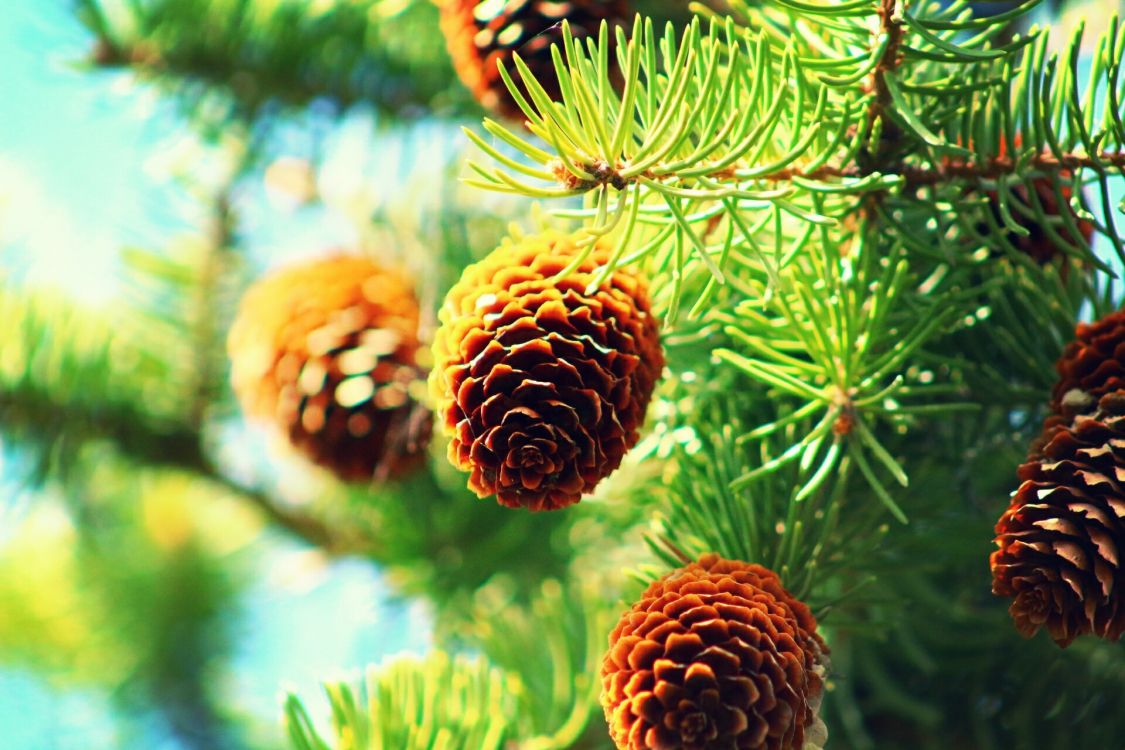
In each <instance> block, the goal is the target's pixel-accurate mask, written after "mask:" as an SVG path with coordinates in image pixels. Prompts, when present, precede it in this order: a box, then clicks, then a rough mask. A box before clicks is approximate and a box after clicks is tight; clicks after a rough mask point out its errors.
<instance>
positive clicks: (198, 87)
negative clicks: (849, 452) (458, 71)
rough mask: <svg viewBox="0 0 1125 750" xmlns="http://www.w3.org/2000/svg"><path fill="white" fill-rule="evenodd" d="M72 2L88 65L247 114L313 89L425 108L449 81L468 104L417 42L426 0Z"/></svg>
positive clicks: (386, 105) (448, 73)
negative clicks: (220, 100) (382, 3)
mask: <svg viewBox="0 0 1125 750" xmlns="http://www.w3.org/2000/svg"><path fill="white" fill-rule="evenodd" d="M77 4H78V6H79V17H80V18H81V19H82V21H83V22H84V23H85V24H86V26H87V27H88V28H89V29H90V30H91V32H93V34H94V35H95V44H94V49H93V51H92V53H91V62H92V63H93V64H94V65H97V66H99V67H101V68H106V69H129V70H131V71H133V72H134V73H136V74H137V75H138V76H139V77H142V78H146V79H152V80H156V81H158V82H160V83H162V84H164V85H166V86H167V87H169V88H170V89H171V90H173V91H174V92H176V93H177V94H178V95H180V96H181V97H182V99H183V100H184V102H185V103H186V104H187V105H188V108H189V109H191V110H193V111H196V112H198V113H203V110H202V108H201V107H199V106H198V105H200V104H201V103H202V102H204V101H208V100H209V101H211V102H212V103H214V101H215V100H214V98H213V95H214V94H216V93H221V94H223V95H224V96H226V97H227V98H228V99H229V103H230V104H231V105H232V106H233V108H234V110H235V114H236V115H237V116H239V117H241V118H245V119H250V120H253V119H257V118H259V117H260V116H261V115H264V114H268V113H269V112H271V111H276V110H277V109H278V108H300V107H304V106H306V105H308V104H309V103H310V102H312V101H314V100H317V99H324V100H329V101H331V102H333V103H334V104H336V105H337V106H338V107H339V108H340V109H346V108H349V107H351V106H353V105H356V104H360V103H367V104H373V105H375V106H377V107H379V108H380V110H381V111H382V112H384V113H385V114H388V115H394V114H398V113H402V112H403V111H407V110H410V109H411V108H414V109H417V110H418V111H421V110H422V109H423V108H424V107H427V106H428V105H429V104H430V103H431V102H432V101H433V100H434V98H435V97H438V96H439V95H442V94H445V93H446V92H450V93H452V94H453V96H452V97H451V99H450V102H451V103H453V104H455V105H458V106H470V107H471V105H470V104H469V100H468V98H467V97H466V96H464V95H460V96H458V92H459V91H460V89H459V88H458V87H456V86H454V85H453V80H454V79H453V74H452V70H451V68H450V66H449V64H448V62H447V61H446V60H445V59H444V58H443V57H442V56H440V55H439V56H437V57H435V56H434V55H433V49H432V47H431V46H430V45H429V44H428V43H427V44H425V45H420V44H418V42H419V40H421V39H423V38H427V35H425V34H420V33H419V31H421V30H422V29H428V28H430V27H431V26H433V25H436V9H435V8H433V7H432V5H431V4H430V3H428V2H420V1H419V2H410V3H408V4H407V5H405V6H403V5H402V4H394V5H395V7H390V6H391V4H387V6H388V7H387V8H386V9H384V8H381V7H379V4H378V3H376V4H374V5H371V4H356V3H351V2H330V3H319V4H317V6H316V7H315V8H314V7H311V6H309V5H308V4H305V3H292V2H284V3H271V4H269V6H268V7H267V6H265V5H263V4H261V3H243V2H222V1H221V0H141V1H139V2H134V3H129V4H127V6H126V7H121V6H120V5H119V4H115V3H110V2H107V1H106V0H78V3H77ZM325 6H328V7H325ZM201 28H205V29H206V30H207V32H206V33H202V34H201V33H199V30H200V29H201ZM204 114H205V113H204Z"/></svg>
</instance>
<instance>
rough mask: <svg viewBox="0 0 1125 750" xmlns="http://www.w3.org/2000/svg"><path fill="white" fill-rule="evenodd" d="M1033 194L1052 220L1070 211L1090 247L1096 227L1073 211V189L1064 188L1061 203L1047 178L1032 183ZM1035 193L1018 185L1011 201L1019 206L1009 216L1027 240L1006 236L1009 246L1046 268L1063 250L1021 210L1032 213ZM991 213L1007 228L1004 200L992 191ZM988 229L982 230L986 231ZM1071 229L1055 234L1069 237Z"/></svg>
mask: <svg viewBox="0 0 1125 750" xmlns="http://www.w3.org/2000/svg"><path fill="white" fill-rule="evenodd" d="M1062 174H1063V176H1064V177H1069V176H1070V173H1069V172H1065V171H1064V172H1063V173H1062ZM1030 188H1031V190H1034V191H1035V197H1036V199H1038V202H1039V206H1040V207H1041V208H1042V209H1043V213H1044V214H1045V215H1046V216H1047V217H1048V218H1050V217H1053V216H1062V212H1063V211H1066V212H1068V213H1069V214H1070V215H1071V218H1073V220H1074V222H1075V224H1076V225H1077V226H1078V231H1079V232H1081V234H1082V238H1083V239H1084V240H1085V241H1086V244H1087V245H1088V244H1089V243H1090V241H1091V240H1093V238H1094V225H1093V224H1091V223H1090V222H1088V221H1085V220H1084V219H1079V218H1078V217H1077V216H1076V215H1075V214H1074V209H1072V208H1071V207H1070V203H1069V202H1067V201H1069V200H1070V196H1071V189H1070V187H1066V186H1064V187H1063V188H1062V189H1061V190H1060V192H1061V193H1062V197H1063V200H1064V202H1061V203H1060V201H1059V199H1058V196H1056V195H1055V189H1054V187H1053V186H1052V185H1051V180H1049V179H1047V178H1046V177H1040V178H1037V179H1034V180H1032V181H1031V186H1030ZM1031 190H1029V189H1028V185H1026V184H1024V185H1017V186H1016V187H1014V188H1012V190H1011V193H1010V200H1011V201H1012V202H1013V203H1015V204H1017V205H1011V206H1009V211H1008V212H1009V213H1010V214H1011V216H1012V218H1013V219H1015V220H1016V221H1017V222H1018V223H1019V224H1020V225H1021V226H1022V227H1023V228H1024V229H1026V230H1027V231H1028V234H1027V236H1026V237H1024V236H1022V235H1019V234H1016V233H1015V232H1007V233H1006V234H1005V237H1006V239H1007V240H1008V243H1009V244H1010V245H1011V246H1012V247H1014V248H1016V249H1017V250H1019V251H1020V252H1022V253H1025V254H1026V255H1028V256H1029V257H1031V258H1032V259H1033V260H1034V261H1036V262H1037V263H1040V264H1045V263H1048V262H1050V261H1051V260H1054V259H1055V258H1056V257H1058V255H1059V249H1058V247H1057V245H1056V244H1055V241H1054V240H1053V239H1052V238H1051V236H1050V235H1049V234H1047V230H1046V229H1045V228H1044V227H1043V226H1042V225H1041V224H1040V223H1039V222H1037V221H1035V220H1034V218H1033V217H1032V216H1027V215H1025V212H1024V211H1023V210H1021V209H1025V210H1026V212H1028V213H1031V212H1032V211H1033V209H1032V205H1033V204H1032V199H1031V197H1030V196H1031ZM988 199H989V210H990V211H991V212H992V216H993V219H994V220H995V221H996V224H997V225H998V226H1001V227H1003V226H1004V220H1003V218H1002V216H1001V213H1000V196H999V195H998V194H997V193H996V192H995V191H989V193H988ZM983 230H984V228H983V227H982V231H983ZM1067 231H1068V230H1067V229H1066V228H1065V227H1064V226H1063V225H1062V224H1060V225H1058V226H1056V227H1055V233H1056V234H1058V235H1060V236H1063V237H1066V236H1067Z"/></svg>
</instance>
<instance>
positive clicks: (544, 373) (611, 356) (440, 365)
mask: <svg viewBox="0 0 1125 750" xmlns="http://www.w3.org/2000/svg"><path fill="white" fill-rule="evenodd" d="M609 250H610V248H609V247H608V246H607V244H606V243H605V242H604V241H603V242H601V243H599V244H598V246H597V247H596V248H595V249H594V251H593V252H592V253H591V254H590V255H589V257H587V258H586V260H584V261H583V262H582V263H581V264H580V265H579V267H578V269H577V270H576V271H575V272H574V273H571V274H569V275H568V276H566V277H565V278H556V276H557V274H558V273H559V272H561V271H562V270H563V269H564V268H565V267H566V265H567V264H568V263H569V262H570V261H571V260H572V259H573V258H574V257H575V254H576V253H577V252H578V248H577V247H576V245H575V241H574V238H572V237H570V236H568V235H564V234H561V233H558V232H547V233H544V234H541V235H538V236H534V237H528V238H525V239H520V240H512V239H508V240H505V241H504V242H503V244H501V245H500V247H499V248H497V249H496V250H495V251H493V252H492V253H491V254H490V255H489V256H488V257H487V258H485V259H484V260H482V261H481V262H479V263H476V264H474V265H471V266H469V267H468V268H466V269H465V272H464V274H463V275H462V276H461V280H460V281H459V282H458V283H457V284H456V285H454V287H453V288H452V289H451V290H450V292H449V295H448V296H447V297H446V301H445V305H444V306H443V307H442V310H441V313H440V318H441V328H440V329H439V330H438V332H437V336H436V338H435V340H434V370H433V372H432V374H431V376H430V386H431V391H432V393H433V395H434V399H435V401H436V403H437V411H438V414H440V416H441V420H442V423H443V424H444V425H445V430H446V432H447V433H448V434H449V435H450V436H451V438H452V440H451V442H450V445H449V459H450V461H451V462H452V463H453V464H454V465H455V466H457V467H458V468H461V469H465V470H468V471H470V472H471V474H470V476H469V487H470V488H471V489H472V490H473V491H475V492H476V493H477V494H478V495H479V496H481V497H485V496H488V495H496V498H497V500H498V501H499V502H500V503H501V504H502V505H506V506H509V507H513V508H514V507H524V508H529V509H531V510H555V509H557V508H562V507H565V506H567V505H570V504H572V503H576V502H578V501H579V499H581V496H582V495H583V494H585V493H588V492H591V491H593V489H594V487H595V486H596V485H597V484H598V482H599V481H601V480H602V479H603V478H604V477H606V476H608V475H609V474H610V473H611V472H613V470H614V469H616V468H617V467H618V466H619V465H620V463H621V458H622V456H624V455H625V452H626V451H628V450H629V449H630V448H631V447H633V445H635V444H636V442H637V438H638V429H639V428H640V426H641V424H642V422H643V421H644V415H645V409H646V408H647V406H648V402H649V400H650V398H651V397H652V391H653V387H654V385H655V383H656V380H657V378H658V377H659V375H660V371H661V369H662V368H663V366H664V356H663V353H662V351H661V348H660V339H659V336H658V333H657V321H656V318H655V317H654V316H653V315H652V313H651V312H650V310H649V299H648V291H647V287H646V284H645V282H644V281H643V280H642V279H641V278H640V277H639V276H638V275H637V274H636V273H634V272H632V271H630V270H626V269H618V270H616V271H614V272H613V273H612V274H610V276H609V277H608V278H607V279H606V281H605V282H604V283H602V284H601V286H599V287H598V288H597V289H595V290H594V291H593V292H591V293H587V292H586V287H587V286H588V285H589V284H590V283H591V282H592V280H593V278H594V276H593V273H594V271H595V270H596V269H597V268H598V267H599V266H600V265H603V264H605V263H606V262H607V261H608V260H609Z"/></svg>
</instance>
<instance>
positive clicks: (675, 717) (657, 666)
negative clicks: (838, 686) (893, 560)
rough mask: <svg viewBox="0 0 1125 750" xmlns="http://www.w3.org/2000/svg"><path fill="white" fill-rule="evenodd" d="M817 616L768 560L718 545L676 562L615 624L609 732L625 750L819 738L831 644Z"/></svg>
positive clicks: (753, 746) (607, 677)
mask: <svg viewBox="0 0 1125 750" xmlns="http://www.w3.org/2000/svg"><path fill="white" fill-rule="evenodd" d="M816 627H817V625H816V620H815V619H814V618H813V616H812V613H811V612H810V611H809V608H808V607H806V606H805V605H804V604H803V603H801V602H800V601H798V600H797V599H795V598H794V597H793V596H792V595H791V594H790V593H789V592H788V591H786V590H785V589H784V588H782V586H781V582H780V581H779V580H778V577H777V575H776V574H775V573H773V572H772V571H770V570H767V569H766V568H763V567H762V566H760V565H751V564H747V563H744V562H739V561H737V560H724V559H722V558H720V557H719V556H717V555H713V554H711V555H704V556H703V557H702V558H700V560H699V562H696V563H691V564H689V565H687V566H685V567H683V568H680V569H678V570H675V571H673V572H671V573H669V574H668V575H666V576H665V577H664V578H662V579H660V580H659V581H656V582H655V583H653V584H652V585H651V586H649V587H648V589H647V590H646V591H645V592H644V594H642V595H641V599H640V601H638V602H637V603H636V604H634V605H633V607H632V609H631V610H629V611H628V612H626V613H625V614H624V615H623V616H622V618H621V620H620V622H618V624H617V627H616V628H614V630H613V632H612V633H611V634H610V637H609V651H608V653H606V656H605V659H604V660H603V662H602V695H601V701H602V707H603V708H604V709H605V715H606V720H607V721H608V722H609V730H610V735H611V736H612V737H613V740H614V742H615V743H616V744H617V747H618V748H619V749H620V750H648V749H649V748H661V749H662V750H663V749H665V748H667V749H668V750H672V749H677V750H710V749H711V748H738V749H739V750H759V749H760V750H802V748H808V747H820V746H822V745H823V743H824V741H825V740H826V738H827V733H826V731H825V729H824V725H823V723H822V722H821V721H820V719H819V717H818V716H817V711H818V709H819V705H820V699H821V693H822V691H823V674H824V672H825V666H826V665H825V661H826V659H825V654H826V652H827V646H825V644H824V641H823V640H821V638H820V636H819V635H817V633H816Z"/></svg>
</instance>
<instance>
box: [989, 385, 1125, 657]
mask: <svg viewBox="0 0 1125 750" xmlns="http://www.w3.org/2000/svg"><path fill="white" fill-rule="evenodd" d="M1123 417H1125V394H1122V393H1120V392H1118V393H1110V394H1106V395H1104V396H1103V397H1102V398H1101V400H1100V401H1099V402H1098V407H1097V410H1096V411H1095V412H1094V413H1092V414H1088V415H1078V416H1076V417H1074V418H1073V420H1072V421H1071V423H1070V424H1069V425H1061V426H1059V425H1055V426H1053V427H1052V429H1053V430H1055V432H1054V434H1052V435H1051V437H1050V438H1049V439H1047V440H1046V441H1045V444H1044V446H1043V448H1042V452H1041V455H1040V456H1038V457H1033V458H1032V460H1029V461H1028V462H1027V463H1026V464H1024V465H1023V466H1021V467H1020V476H1021V477H1023V478H1024V479H1025V481H1024V482H1023V483H1022V484H1021V485H1020V487H1019V489H1018V490H1017V491H1016V493H1015V495H1013V497H1012V500H1011V502H1010V504H1009V508H1008V510H1007V511H1005V513H1004V514H1003V515H1002V516H1001V517H1000V520H999V521H998V522H997V524H996V544H997V547H998V549H997V550H996V551H994V552H993V553H992V556H991V558H990V560H991V565H992V570H993V592H994V593H996V594H998V595H1000V596H1010V597H1013V602H1012V604H1011V607H1010V612H1011V614H1012V617H1013V619H1014V621H1015V623H1016V627H1017V630H1019V632H1020V633H1021V634H1023V635H1025V636H1031V635H1033V634H1034V633H1035V632H1036V631H1037V630H1039V629H1040V628H1041V627H1045V628H1047V629H1048V630H1049V631H1050V633H1051V636H1052V638H1054V639H1055V641H1056V642H1057V643H1058V644H1059V645H1060V646H1066V645H1069V643H1070V642H1071V641H1072V640H1073V639H1074V638H1076V637H1078V636H1080V635H1084V634H1087V633H1090V634H1094V635H1097V636H1099V637H1102V638H1106V639H1109V640H1117V639H1118V638H1119V637H1120V636H1121V634H1122V632H1125V608H1123V607H1122V605H1121V603H1120V588H1121V584H1122V583H1123V582H1125V571H1123V570H1122V567H1121V560H1120V558H1119V555H1118V550H1119V549H1120V547H1121V546H1122V545H1123V544H1125V497H1123V495H1122V485H1121V484H1120V483H1119V480H1118V477H1119V476H1120V475H1121V467H1119V466H1118V462H1117V457H1116V452H1115V450H1114V448H1115V447H1118V446H1119V445H1120V441H1121V440H1123V439H1125V420H1123ZM1114 443H1117V444H1118V446H1115V445H1114Z"/></svg>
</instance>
